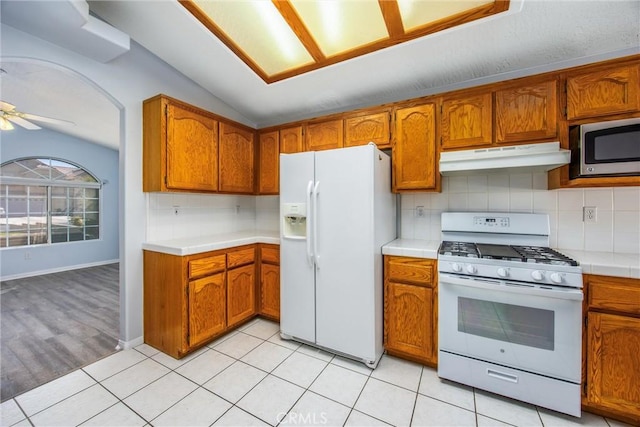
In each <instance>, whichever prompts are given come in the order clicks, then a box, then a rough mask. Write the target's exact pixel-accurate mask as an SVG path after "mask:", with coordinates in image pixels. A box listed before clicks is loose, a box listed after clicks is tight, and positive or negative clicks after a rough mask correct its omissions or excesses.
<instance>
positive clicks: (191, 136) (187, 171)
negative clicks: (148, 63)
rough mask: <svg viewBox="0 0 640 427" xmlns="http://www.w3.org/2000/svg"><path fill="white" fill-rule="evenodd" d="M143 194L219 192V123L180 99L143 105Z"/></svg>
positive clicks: (155, 100) (160, 100)
mask: <svg viewBox="0 0 640 427" xmlns="http://www.w3.org/2000/svg"><path fill="white" fill-rule="evenodd" d="M142 108H143V159H142V162H143V182H142V184H143V185H142V186H143V191H181V190H183V191H188V190H195V191H218V121H217V120H216V118H215V117H214V116H213V115H210V114H207V113H206V112H205V111H202V110H199V109H197V108H195V107H192V106H190V105H188V104H184V103H182V102H179V101H177V100H174V99H171V98H168V97H164V96H160V95H159V96H156V97H154V98H151V99H148V100H146V101H144V103H143V107H142Z"/></svg>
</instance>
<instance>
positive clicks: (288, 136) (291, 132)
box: [280, 126, 304, 154]
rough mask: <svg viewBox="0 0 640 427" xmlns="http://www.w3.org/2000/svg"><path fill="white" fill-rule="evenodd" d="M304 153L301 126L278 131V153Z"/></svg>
mask: <svg viewBox="0 0 640 427" xmlns="http://www.w3.org/2000/svg"><path fill="white" fill-rule="evenodd" d="M302 151H304V148H303V144H302V126H296V127H292V128H288V129H280V152H281V153H287V154H291V153H300V152H302Z"/></svg>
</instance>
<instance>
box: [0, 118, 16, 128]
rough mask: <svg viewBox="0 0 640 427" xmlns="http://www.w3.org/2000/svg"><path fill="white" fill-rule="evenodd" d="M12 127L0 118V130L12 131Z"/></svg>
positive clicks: (7, 121)
mask: <svg viewBox="0 0 640 427" xmlns="http://www.w3.org/2000/svg"><path fill="white" fill-rule="evenodd" d="M12 129H13V125H12V124H11V122H10V121H9V120H7V119H5V118H4V117H0V130H12Z"/></svg>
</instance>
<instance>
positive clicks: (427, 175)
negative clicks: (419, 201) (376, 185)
mask: <svg viewBox="0 0 640 427" xmlns="http://www.w3.org/2000/svg"><path fill="white" fill-rule="evenodd" d="M392 157H393V164H392V169H393V171H392V185H393V191H395V192H401V191H406V190H409V191H421V190H422V191H424V190H436V191H439V185H440V174H439V173H438V150H437V149H436V104H435V103H428V104H423V105H418V106H414V107H409V108H399V109H397V110H395V129H394V141H393V148H392Z"/></svg>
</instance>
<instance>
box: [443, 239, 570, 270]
mask: <svg viewBox="0 0 640 427" xmlns="http://www.w3.org/2000/svg"><path fill="white" fill-rule="evenodd" d="M438 254H439V255H447V256H454V257H465V258H482V259H495V260H502V261H514V262H525V263H533V264H548V265H567V266H577V265H578V262H577V261H575V260H573V259H571V258H569V257H567V256H565V255H563V254H561V253H559V252H557V251H555V250H553V249H551V248H546V247H541V246H524V245H498V244H486V243H470V242H456V241H444V242H442V244H441V245H440V249H439V250H438Z"/></svg>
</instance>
